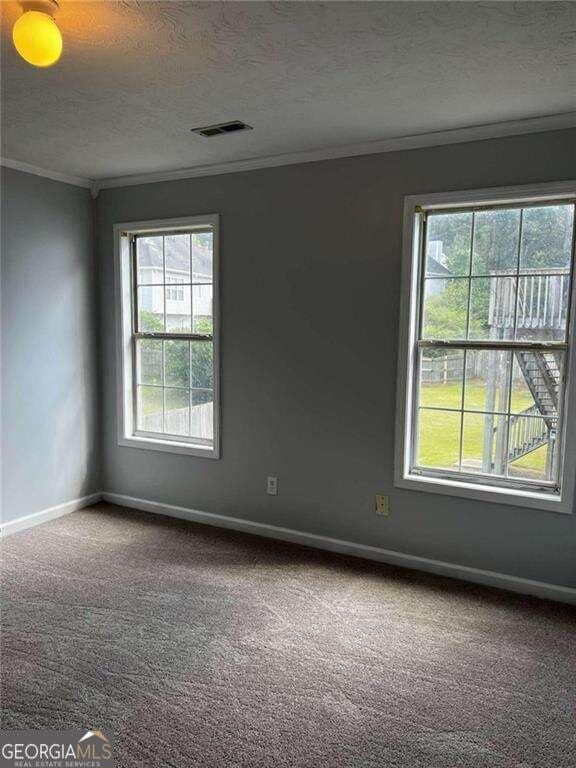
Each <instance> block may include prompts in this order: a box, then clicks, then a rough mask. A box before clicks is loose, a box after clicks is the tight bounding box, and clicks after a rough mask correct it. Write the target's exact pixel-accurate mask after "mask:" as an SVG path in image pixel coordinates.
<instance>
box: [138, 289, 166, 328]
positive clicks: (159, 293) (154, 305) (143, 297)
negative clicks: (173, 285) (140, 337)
mask: <svg viewBox="0 0 576 768" xmlns="http://www.w3.org/2000/svg"><path fill="white" fill-rule="evenodd" d="M138 330H140V331H143V332H145V333H161V332H163V331H164V287H163V286H161V285H159V286H146V287H144V288H138Z"/></svg>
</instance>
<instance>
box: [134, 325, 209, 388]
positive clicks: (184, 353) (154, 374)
mask: <svg viewBox="0 0 576 768" xmlns="http://www.w3.org/2000/svg"><path fill="white" fill-rule="evenodd" d="M140 316H141V324H142V326H143V327H145V328H146V330H147V331H149V332H151V333H154V332H157V333H162V332H163V331H164V327H163V323H162V322H161V320H160V319H159V318H158V316H157V315H155V314H153V313H152V312H149V311H148V310H141V311H140ZM195 326H196V328H195V332H196V333H204V334H211V333H212V320H211V319H210V318H197V319H196V320H195ZM189 344H190V346H189ZM138 345H139V352H140V368H141V371H142V374H141V380H142V381H143V383H146V384H155V385H162V352H164V383H166V384H167V385H169V386H173V387H192V388H194V389H213V387H214V363H213V346H212V342H211V341H197V340H192V341H190V342H188V340H187V339H182V340H180V339H165V340H161V339H140V340H139V341H138ZM162 345H164V346H162Z"/></svg>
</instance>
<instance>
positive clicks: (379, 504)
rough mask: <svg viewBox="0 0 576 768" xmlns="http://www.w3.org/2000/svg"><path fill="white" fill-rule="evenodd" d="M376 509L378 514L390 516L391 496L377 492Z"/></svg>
mask: <svg viewBox="0 0 576 768" xmlns="http://www.w3.org/2000/svg"><path fill="white" fill-rule="evenodd" d="M374 509H375V510H376V514H377V515H383V516H384V517H388V515H389V514H390V496H386V495H385V494H384V493H377V494H376V496H375V499H374Z"/></svg>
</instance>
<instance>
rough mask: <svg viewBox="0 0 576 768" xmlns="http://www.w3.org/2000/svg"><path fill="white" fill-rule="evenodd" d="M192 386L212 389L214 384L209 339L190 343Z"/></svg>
mask: <svg viewBox="0 0 576 768" xmlns="http://www.w3.org/2000/svg"><path fill="white" fill-rule="evenodd" d="M190 358H191V373H192V386H193V387H199V388H201V389H212V387H213V386H214V359H213V358H214V348H213V346H212V342H211V341H192V342H191V343H190Z"/></svg>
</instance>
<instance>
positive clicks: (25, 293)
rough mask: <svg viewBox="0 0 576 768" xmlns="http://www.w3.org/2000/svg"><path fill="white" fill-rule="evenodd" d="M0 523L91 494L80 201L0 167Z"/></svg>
mask: <svg viewBox="0 0 576 768" xmlns="http://www.w3.org/2000/svg"><path fill="white" fill-rule="evenodd" d="M1 184H2V187H1V191H2V249H1V251H2V272H1V277H2V280H1V290H2V343H1V370H2V413H1V415H2V422H1V423H2V435H1V437H2V480H3V482H2V513H3V514H2V519H3V520H4V521H7V520H11V519H13V518H16V517H20V516H22V515H28V514H31V513H32V512H38V511H40V510H43V509H46V508H48V507H51V506H54V505H57V504H61V503H63V502H66V501H70V500H72V499H75V498H78V497H80V496H84V495H86V494H88V493H93V492H94V491H97V490H99V485H100V483H99V461H98V454H99V450H98V449H99V445H98V436H97V432H96V414H95V408H96V405H97V393H98V386H97V384H98V382H97V350H96V341H97V333H96V311H97V300H96V294H97V288H96V271H95V269H94V258H93V246H92V205H91V199H90V193H89V192H88V190H86V189H80V188H78V187H73V186H70V185H68V184H61V183H60V182H57V181H51V180H49V179H45V178H40V177H38V176H31V175H30V174H27V173H20V172H18V171H13V170H9V169H5V168H2V174H1Z"/></svg>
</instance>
